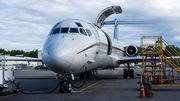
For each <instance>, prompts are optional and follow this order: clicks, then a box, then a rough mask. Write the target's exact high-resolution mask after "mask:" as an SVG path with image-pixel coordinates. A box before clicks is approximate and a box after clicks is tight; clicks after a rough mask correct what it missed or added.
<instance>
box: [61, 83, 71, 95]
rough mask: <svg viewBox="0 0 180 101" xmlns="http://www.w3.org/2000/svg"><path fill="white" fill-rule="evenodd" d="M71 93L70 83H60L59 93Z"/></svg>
mask: <svg viewBox="0 0 180 101" xmlns="http://www.w3.org/2000/svg"><path fill="white" fill-rule="evenodd" d="M71 91H72V85H71V82H69V81H62V82H61V84H60V90H59V92H61V93H64V92H67V93H70V92H71Z"/></svg>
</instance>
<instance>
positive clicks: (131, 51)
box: [125, 45, 138, 57]
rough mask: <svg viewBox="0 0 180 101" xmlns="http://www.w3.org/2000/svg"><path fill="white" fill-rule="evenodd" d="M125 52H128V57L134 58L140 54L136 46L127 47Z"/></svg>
mask: <svg viewBox="0 0 180 101" xmlns="http://www.w3.org/2000/svg"><path fill="white" fill-rule="evenodd" d="M125 52H126V55H127V56H129V57H133V56H135V55H136V54H137V53H138V49H137V47H136V46H133V45H129V46H127V48H126V51H125Z"/></svg>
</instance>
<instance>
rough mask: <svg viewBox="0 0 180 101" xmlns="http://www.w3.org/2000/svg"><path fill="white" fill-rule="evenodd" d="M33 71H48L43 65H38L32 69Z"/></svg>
mask: <svg viewBox="0 0 180 101" xmlns="http://www.w3.org/2000/svg"><path fill="white" fill-rule="evenodd" d="M34 69H35V70H38V69H45V70H49V69H48V68H47V67H45V66H43V65H39V66H36V67H34Z"/></svg>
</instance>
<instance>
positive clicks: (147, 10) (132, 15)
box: [0, 0, 180, 51]
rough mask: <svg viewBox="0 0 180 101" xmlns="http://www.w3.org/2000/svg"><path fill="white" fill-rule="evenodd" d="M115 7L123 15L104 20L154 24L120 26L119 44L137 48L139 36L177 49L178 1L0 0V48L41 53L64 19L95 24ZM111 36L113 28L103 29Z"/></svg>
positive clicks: (178, 36)
mask: <svg viewBox="0 0 180 101" xmlns="http://www.w3.org/2000/svg"><path fill="white" fill-rule="evenodd" d="M113 5H118V6H121V8H122V10H123V12H122V13H121V14H118V15H112V16H110V17H109V18H108V19H107V20H114V19H115V18H117V19H118V20H133V21H145V22H152V23H154V24H143V25H121V26H119V41H120V42H121V43H122V44H123V45H124V46H126V45H130V44H133V45H135V46H140V38H141V37H142V36H163V38H164V39H165V40H166V41H167V42H168V43H169V44H173V45H176V46H178V47H180V44H179V43H180V6H179V5H180V1H179V0H0V48H2V49H5V50H14V49H15V50H25V51H32V50H35V49H38V50H41V49H42V46H43V43H44V41H45V39H46V37H47V34H48V33H49V31H50V29H51V28H52V27H53V25H54V24H56V23H57V22H59V21H61V20H63V19H66V18H72V17H73V18H82V19H85V20H88V21H90V22H92V23H94V21H95V19H96V17H97V15H98V14H99V13H100V12H101V11H102V10H103V9H104V8H106V7H108V6H113ZM102 29H103V30H104V31H105V32H107V33H108V34H109V35H110V36H113V26H112V25H111V26H110V25H108V26H103V28H102Z"/></svg>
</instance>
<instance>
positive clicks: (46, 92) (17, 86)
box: [13, 67, 87, 94]
mask: <svg viewBox="0 0 180 101" xmlns="http://www.w3.org/2000/svg"><path fill="white" fill-rule="evenodd" d="M86 77H87V68H86V67H85V78H84V81H83V83H82V84H81V85H80V86H75V85H73V84H72V83H71V82H70V81H67V82H70V83H71V84H72V86H73V87H74V88H81V87H82V86H83V85H84V84H85V82H86ZM13 83H14V85H15V86H16V88H17V90H19V91H20V92H21V93H23V94H48V93H52V92H53V91H55V90H56V89H57V88H58V86H59V85H60V84H61V83H64V81H60V82H59V83H58V84H57V86H56V87H55V88H54V89H53V90H51V91H43V92H41V91H39V92H33V91H32V92H25V91H22V90H21V89H20V88H19V84H18V85H16V83H15V82H14V81H13Z"/></svg>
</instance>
